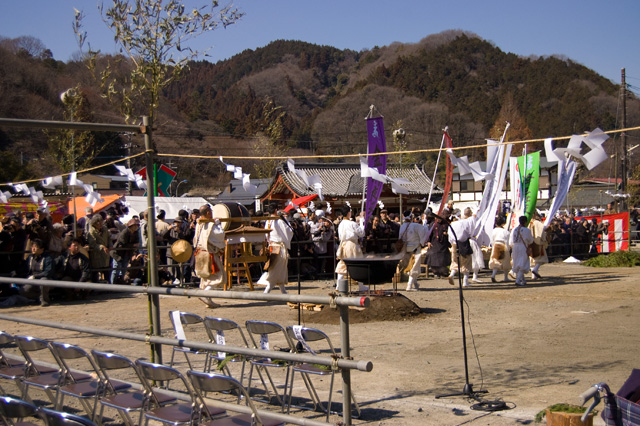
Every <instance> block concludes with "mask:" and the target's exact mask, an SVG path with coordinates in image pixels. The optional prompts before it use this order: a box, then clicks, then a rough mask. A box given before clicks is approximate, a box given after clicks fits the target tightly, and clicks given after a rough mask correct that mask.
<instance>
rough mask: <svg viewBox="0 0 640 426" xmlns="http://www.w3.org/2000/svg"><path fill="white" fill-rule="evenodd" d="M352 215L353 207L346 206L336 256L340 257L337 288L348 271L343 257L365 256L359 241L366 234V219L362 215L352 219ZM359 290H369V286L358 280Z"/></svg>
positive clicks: (343, 211)
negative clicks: (364, 221) (354, 219)
mask: <svg viewBox="0 0 640 426" xmlns="http://www.w3.org/2000/svg"><path fill="white" fill-rule="evenodd" d="M351 215H352V212H351V207H349V206H346V207H344V208H343V210H342V217H343V219H342V221H340V225H338V239H339V240H340V245H339V246H338V251H337V252H336V258H337V259H339V262H338V264H337V265H336V274H338V279H337V281H336V289H337V288H338V282H339V281H340V280H342V279H343V278H344V276H345V275H347V273H348V272H347V264H346V263H344V260H342V259H351V258H356V257H364V254H363V253H362V248H361V247H360V242H359V239H360V238H364V235H365V234H364V223H362V221H363V220H364V219H363V218H362V216H359V217H358V219H359V220H358V221H357V222H355V221H353V220H351ZM358 290H359V291H367V290H369V288H368V287H367V286H365V285H363V284H362V283H361V282H358Z"/></svg>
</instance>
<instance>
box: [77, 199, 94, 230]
mask: <svg viewBox="0 0 640 426" xmlns="http://www.w3.org/2000/svg"><path fill="white" fill-rule="evenodd" d="M92 217H93V207H91V206H87V207H85V208H84V216H83V217H81V218H80V219H78V228H82V229H83V230H84V233H85V235H87V234H88V233H89V226H90V222H91V218H92Z"/></svg>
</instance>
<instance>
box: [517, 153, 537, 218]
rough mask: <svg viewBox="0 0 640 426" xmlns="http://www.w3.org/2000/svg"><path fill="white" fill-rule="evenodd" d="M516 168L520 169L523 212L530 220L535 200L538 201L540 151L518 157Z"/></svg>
mask: <svg viewBox="0 0 640 426" xmlns="http://www.w3.org/2000/svg"><path fill="white" fill-rule="evenodd" d="M525 161H526V166H525ZM518 168H519V169H520V182H522V185H523V188H522V193H523V194H524V208H523V212H524V215H525V216H526V217H527V220H528V221H531V218H532V217H533V213H534V212H535V211H536V202H537V201H538V186H539V183H540V151H537V152H534V153H532V154H527V155H523V156H521V157H518Z"/></svg>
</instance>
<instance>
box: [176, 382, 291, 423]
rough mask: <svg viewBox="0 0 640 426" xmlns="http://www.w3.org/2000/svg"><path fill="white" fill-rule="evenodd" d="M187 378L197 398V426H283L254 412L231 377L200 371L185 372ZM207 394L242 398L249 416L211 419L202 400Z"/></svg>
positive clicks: (242, 388)
mask: <svg viewBox="0 0 640 426" xmlns="http://www.w3.org/2000/svg"><path fill="white" fill-rule="evenodd" d="M187 376H189V379H190V380H191V384H192V385H193V389H194V392H195V394H196V396H197V398H198V408H199V410H198V411H199V413H200V415H201V417H200V418H198V419H197V423H198V425H199V426H226V425H238V426H253V425H261V426H279V425H284V422H281V421H279V420H271V419H263V418H262V417H261V416H260V415H259V414H258V411H257V410H256V407H255V405H254V404H253V401H251V398H249V394H248V393H247V390H246V389H245V388H244V386H242V384H241V383H240V382H239V381H237V380H236V379H234V378H233V377H229V376H223V375H221V374H214V373H204V372H200V371H192V370H189V371H187ZM207 392H217V393H234V392H235V393H237V394H238V398H240V397H243V398H244V400H245V401H246V404H247V406H249V408H251V412H252V413H251V414H239V415H235V416H225V417H221V418H218V419H216V418H213V416H212V414H211V413H209V411H208V409H207V405H206V402H205V399H204V396H203V395H204V394H206V393H207Z"/></svg>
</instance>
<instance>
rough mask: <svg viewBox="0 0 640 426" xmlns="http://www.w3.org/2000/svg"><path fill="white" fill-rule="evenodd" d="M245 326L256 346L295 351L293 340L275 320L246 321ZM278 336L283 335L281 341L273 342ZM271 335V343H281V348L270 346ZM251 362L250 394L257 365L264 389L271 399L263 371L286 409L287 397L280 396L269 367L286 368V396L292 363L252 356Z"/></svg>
mask: <svg viewBox="0 0 640 426" xmlns="http://www.w3.org/2000/svg"><path fill="white" fill-rule="evenodd" d="M245 326H246V328H247V332H248V334H249V337H250V338H251V343H252V344H253V347H254V348H256V349H264V350H282V351H286V352H293V348H292V347H291V342H290V341H289V337H288V336H287V333H286V332H285V330H284V328H282V326H281V325H279V324H276V323H275V322H269V321H247V322H245ZM278 336H281V337H280V341H279V342H273V340H274V339H273V338H277V337H278ZM270 337H271V340H272V342H271V343H279V344H280V345H281V346H280V348H276V347H275V345H273V349H271V348H270V347H271V343H270V341H269V340H270ZM256 339H257V340H256ZM258 342H259V343H258ZM249 364H250V365H251V368H250V369H249V381H248V383H247V387H248V389H249V394H250V393H251V379H252V377H253V369H254V367H255V369H256V371H257V372H258V376H259V377H260V381H261V382H262V386H263V387H264V390H265V391H266V393H267V396H268V397H269V399H271V393H270V392H269V388H268V387H267V384H266V383H265V381H264V378H263V376H262V373H263V372H264V373H265V374H266V376H267V378H268V379H269V383H270V384H271V389H273V392H274V393H275V396H276V399H277V400H278V402H279V403H280V405H281V406H282V410H283V411H284V404H285V402H284V399H285V398H280V394H279V393H278V390H277V389H276V385H275V383H274V382H273V379H272V378H271V374H270V373H269V370H268V369H269V368H277V369H285V371H286V374H285V382H284V392H283V396H286V395H287V384H288V382H289V368H290V364H289V363H288V362H285V361H277V360H275V361H274V360H272V359H271V358H250V359H249ZM266 402H268V401H266Z"/></svg>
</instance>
